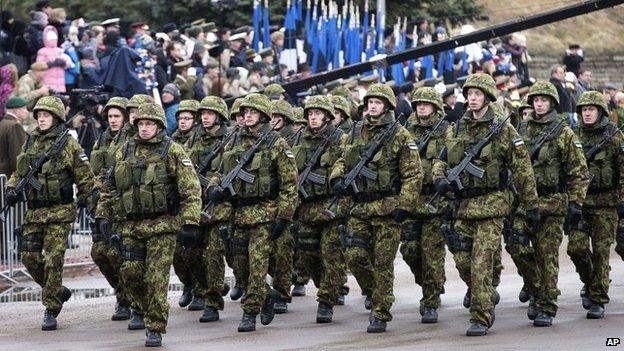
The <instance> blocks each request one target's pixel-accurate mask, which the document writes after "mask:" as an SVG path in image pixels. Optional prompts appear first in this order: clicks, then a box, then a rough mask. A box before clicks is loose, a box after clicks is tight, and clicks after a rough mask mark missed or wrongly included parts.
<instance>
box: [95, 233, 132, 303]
mask: <svg viewBox="0 0 624 351" xmlns="http://www.w3.org/2000/svg"><path fill="white" fill-rule="evenodd" d="M91 258H93V262H94V263H95V264H96V265H97V266H98V268H99V269H100V272H102V274H103V275H104V278H106V281H108V284H110V286H111V287H112V288H113V289H115V297H116V298H117V303H118V304H119V305H120V306H123V307H130V299H129V298H128V293H127V289H126V288H125V287H124V285H123V284H120V279H119V269H121V264H122V263H123V261H122V259H121V255H120V254H119V250H118V249H117V248H116V247H114V246H113V245H110V244H108V243H106V242H104V241H98V242H95V243H93V245H92V246H91Z"/></svg>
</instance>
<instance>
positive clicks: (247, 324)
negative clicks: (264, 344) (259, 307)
mask: <svg viewBox="0 0 624 351" xmlns="http://www.w3.org/2000/svg"><path fill="white" fill-rule="evenodd" d="M238 331H239V332H241V333H244V332H252V331H256V316H253V315H251V314H247V313H243V319H242V320H241V322H240V324H239V325H238Z"/></svg>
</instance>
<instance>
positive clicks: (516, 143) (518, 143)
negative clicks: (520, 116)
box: [512, 138, 524, 147]
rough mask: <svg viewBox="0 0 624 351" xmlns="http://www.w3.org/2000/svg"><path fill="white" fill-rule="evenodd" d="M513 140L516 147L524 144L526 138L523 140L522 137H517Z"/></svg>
mask: <svg viewBox="0 0 624 351" xmlns="http://www.w3.org/2000/svg"><path fill="white" fill-rule="evenodd" d="M512 142H513V144H514V146H515V147H520V146H522V145H524V140H522V138H516V139H514V140H513V141H512Z"/></svg>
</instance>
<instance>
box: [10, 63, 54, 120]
mask: <svg viewBox="0 0 624 351" xmlns="http://www.w3.org/2000/svg"><path fill="white" fill-rule="evenodd" d="M47 69H48V65H46V64H45V63H44V62H35V63H33V64H32V65H30V70H28V73H26V74H25V75H23V76H21V77H20V79H19V80H18V81H17V90H16V91H15V95H16V96H20V97H23V98H24V99H26V100H28V109H29V110H32V108H33V107H35V103H37V100H38V99H39V98H40V97H42V96H46V95H50V89H49V88H48V87H47V86H45V85H43V84H42V83H41V80H42V79H43V73H44V72H45V71H46V70H47Z"/></svg>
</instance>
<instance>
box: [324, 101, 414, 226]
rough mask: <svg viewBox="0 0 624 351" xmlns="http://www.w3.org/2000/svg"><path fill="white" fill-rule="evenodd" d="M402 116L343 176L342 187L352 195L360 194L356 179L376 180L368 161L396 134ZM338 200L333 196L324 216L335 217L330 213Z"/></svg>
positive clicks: (378, 136)
mask: <svg viewBox="0 0 624 351" xmlns="http://www.w3.org/2000/svg"><path fill="white" fill-rule="evenodd" d="M402 116H403V114H402V113H401V114H400V115H399V117H397V118H396V119H395V121H394V123H392V124H391V125H390V126H389V127H388V128H386V130H384V131H383V133H379V134H378V135H377V137H376V138H375V139H374V140H373V142H372V144H371V146H369V147H368V149H367V150H366V152H365V153H364V155H363V156H360V161H359V162H358V163H357V164H356V165H355V167H353V168H352V169H351V170H350V171H349V173H347V175H346V176H345V178H344V185H345V187H346V188H347V189H348V188H351V190H352V191H353V194H357V193H359V192H360V189H358V187H357V185H356V179H357V178H359V177H364V178H367V179H370V180H377V177H378V174H377V172H375V171H373V170H371V169H370V168H368V164H369V163H370V161H372V160H373V158H374V157H375V155H377V153H378V152H379V150H381V148H382V147H383V145H384V144H385V143H386V141H387V140H388V139H389V138H391V137H392V136H393V135H394V134H395V133H396V131H397V128H398V125H399V124H400V120H401V117H402ZM339 200H340V198H339V197H338V196H335V197H334V199H333V200H332V202H331V203H330V204H329V207H327V208H326V209H325V211H324V212H325V214H326V215H327V216H329V217H330V218H335V217H336V215H335V213H334V212H332V210H331V209H332V207H334V206H335V205H336V204H337V203H338V201H339Z"/></svg>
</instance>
